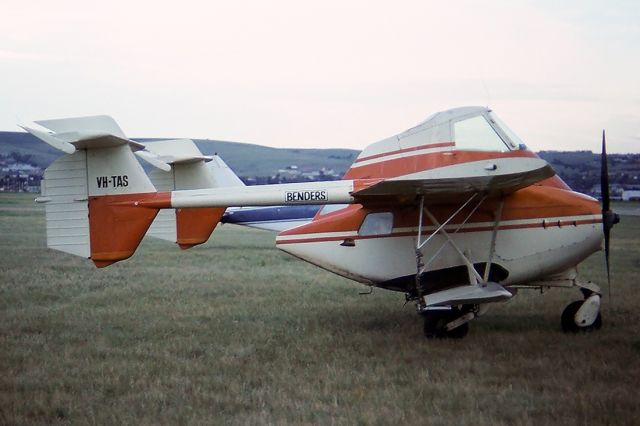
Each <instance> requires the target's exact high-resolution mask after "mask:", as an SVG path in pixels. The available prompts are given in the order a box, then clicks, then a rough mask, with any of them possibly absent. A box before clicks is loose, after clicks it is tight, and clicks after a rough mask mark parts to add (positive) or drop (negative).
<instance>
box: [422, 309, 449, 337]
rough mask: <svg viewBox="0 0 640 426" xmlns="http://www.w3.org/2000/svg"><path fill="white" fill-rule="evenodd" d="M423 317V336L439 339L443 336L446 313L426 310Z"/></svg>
mask: <svg viewBox="0 0 640 426" xmlns="http://www.w3.org/2000/svg"><path fill="white" fill-rule="evenodd" d="M423 317H424V337H426V338H427V339H441V338H443V337H445V330H444V326H445V325H446V324H447V321H446V317H447V314H443V313H441V312H433V311H427V312H426V313H424V315H423Z"/></svg>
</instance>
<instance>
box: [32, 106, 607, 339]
mask: <svg viewBox="0 0 640 426" xmlns="http://www.w3.org/2000/svg"><path fill="white" fill-rule="evenodd" d="M36 123H37V125H39V128H36V127H35V126H32V127H27V126H23V127H24V128H25V129H26V130H27V131H29V132H30V133H32V134H33V135H35V136H37V137H38V138H40V139H41V140H43V141H44V142H46V143H48V144H50V145H52V146H54V147H56V148H58V149H60V150H62V151H63V152H65V153H66V155H63V156H62V157H60V158H59V159H58V160H56V161H55V162H54V163H53V164H52V165H51V166H50V167H49V168H48V169H47V170H46V171H45V175H44V180H43V182H42V196H41V197H39V198H38V199H37V200H36V201H38V202H42V203H45V206H46V207H45V210H46V228H47V245H48V247H50V248H52V249H56V250H60V251H63V252H66V253H71V254H74V255H77V256H82V257H85V258H89V259H91V260H92V261H93V262H94V263H95V265H96V266H97V267H99V268H101V267H105V266H108V265H111V264H112V263H114V262H118V261H120V260H124V259H127V258H129V257H130V256H132V255H133V253H134V251H135V250H136V248H137V247H138V244H139V243H140V241H141V240H142V238H143V237H144V235H145V233H146V232H147V230H148V229H149V227H150V226H151V224H152V222H154V219H155V218H156V215H158V212H159V211H161V210H162V211H163V212H164V213H163V215H160V216H159V217H158V220H156V223H154V225H153V228H152V230H151V231H150V233H151V234H154V235H155V236H159V237H161V238H166V239H170V240H173V241H175V242H176V243H178V244H179V245H180V247H182V248H189V247H192V246H194V245H197V244H201V243H203V242H205V241H207V240H208V238H209V236H210V235H211V233H212V232H213V230H214V229H215V227H216V225H217V224H218V223H219V222H220V220H221V218H222V217H223V215H224V212H225V210H226V209H228V208H238V207H246V206H257V207H259V206H282V207H279V208H278V209H279V210H278V211H281V212H283V215H285V216H286V211H287V209H288V208H289V207H287V206H301V205H321V206H323V207H322V208H321V209H320V210H319V211H318V212H317V213H316V214H315V216H314V217H313V218H309V220H305V221H303V222H302V223H303V224H302V225H300V226H296V227H293V228H291V229H286V230H283V231H281V232H279V234H278V235H277V237H276V247H278V248H279V249H281V250H283V251H285V252H287V253H290V254H292V255H293V256H296V257H298V258H300V259H303V260H305V261H307V262H310V263H312V264H314V265H317V266H319V267H321V268H324V269H326V270H328V271H331V272H334V273H336V274H338V275H341V276H343V277H346V278H349V279H352V280H355V281H358V282H360V283H363V284H365V285H368V286H376V287H381V288H385V289H389V290H394V291H400V292H404V293H405V294H406V297H407V300H411V301H414V302H415V305H416V309H417V312H418V313H419V314H421V315H423V316H424V319H425V325H424V331H425V335H426V336H427V337H429V338H431V337H463V336H464V335H466V334H467V332H468V328H469V321H471V320H472V319H474V318H476V317H478V316H480V315H482V314H483V313H484V312H485V311H486V308H487V306H488V305H489V304H490V303H494V302H500V301H505V300H508V299H510V298H511V297H512V296H513V295H514V294H515V293H516V292H517V290H518V289H543V288H551V287H566V288H577V289H579V290H581V292H582V294H583V296H584V297H583V299H582V300H579V301H575V302H573V303H570V304H569V305H568V306H567V307H566V308H565V310H564V312H563V313H562V318H561V324H562V328H563V329H564V330H565V331H573V332H577V331H580V330H593V329H598V328H600V327H601V324H602V319H601V314H600V303H601V297H602V296H601V290H600V288H599V287H598V286H597V285H596V284H594V283H592V282H588V281H582V280H580V279H579V278H578V275H577V265H578V264H579V263H580V262H582V261H583V260H584V259H585V258H587V257H588V256H589V255H591V254H592V253H594V252H596V251H598V250H600V249H601V248H602V245H603V239H604V246H605V254H606V259H607V272H608V268H609V265H608V258H609V233H610V230H611V228H612V226H613V225H614V224H615V223H617V221H618V216H617V215H616V214H615V213H613V212H612V211H610V208H609V194H608V192H609V189H608V182H607V169H606V153H605V151H604V148H605V146H604V133H603V157H602V164H603V174H602V195H603V205H602V206H600V205H599V203H598V201H597V200H595V199H593V198H591V197H588V196H586V195H583V194H580V193H577V192H574V191H572V190H571V189H570V188H569V187H568V186H567V185H566V184H565V183H564V182H563V181H562V180H561V179H560V178H559V177H558V176H556V175H555V173H554V171H553V169H552V168H551V166H550V165H549V164H548V163H547V162H546V161H544V160H542V159H540V158H538V157H537V156H536V154H535V153H534V152H532V151H530V150H528V149H527V147H526V146H525V145H524V143H522V141H521V140H520V139H519V138H518V137H517V136H516V135H515V133H513V132H512V131H511V130H510V129H509V128H508V127H507V126H506V125H505V124H504V123H503V122H501V121H500V120H499V119H498V117H497V116H496V115H495V114H494V113H493V112H492V111H491V110H489V109H487V108H483V107H463V108H455V109H451V110H447V111H443V112H439V113H436V114H433V115H432V116H430V117H429V118H427V119H426V120H425V121H424V122H422V123H420V124H419V125H417V126H415V127H413V128H411V129H409V130H407V131H405V132H402V133H400V134H398V135H395V136H392V137H390V138H387V139H384V140H382V141H380V142H377V143H374V144H372V145H370V146H368V147H367V148H365V149H364V151H362V153H361V154H360V155H359V157H358V158H357V159H356V160H355V162H354V163H353V165H352V166H351V168H350V169H349V170H348V171H347V173H346V174H345V176H344V177H343V179H342V180H339V181H328V182H309V183H291V184H277V185H261V186H248V187H247V186H243V185H241V183H239V181H238V180H234V179H233V178H229V173H228V172H229V171H230V170H228V168H227V167H226V165H224V163H223V162H222V161H221V160H220V161H219V159H217V158H212V157H207V156H203V155H202V154H201V153H200V152H199V151H198V150H197V149H193V148H194V147H195V145H193V143H191V142H190V141H188V140H174V141H161V142H151V143H147V144H142V143H139V142H135V141H132V140H130V139H128V138H127V137H126V136H125V135H124V133H123V132H122V130H121V129H120V127H119V126H118V125H117V124H116V123H115V121H114V120H113V119H111V118H110V117H107V116H94V117H80V118H69V119H58V120H46V121H38V122H36ZM134 152H135V153H136V154H137V155H138V156H139V157H141V158H143V159H145V160H147V161H149V162H151V163H152V164H154V165H155V166H156V167H158V168H159V171H155V172H153V173H152V174H151V175H152V178H153V182H155V183H156V185H155V186H154V184H153V183H152V180H151V179H150V178H149V177H148V176H147V175H146V174H145V172H144V170H143V168H142V166H141V165H140V163H139V162H138V161H137V159H136V155H134ZM211 160H215V161H211ZM207 161H211V162H210V163H207ZM205 164H208V166H206V165H205ZM211 164H213V165H214V166H211ZM216 168H217V169H219V171H223V173H216V171H215V170H216ZM154 173H155V178H154ZM162 173H165V175H162ZM231 174H232V173H231ZM163 176H164V177H163ZM221 176H222V178H221ZM235 211H236V212H237V211H238V210H235ZM231 222H232V221H231ZM274 229H278V228H274ZM603 237H604V238H603Z"/></svg>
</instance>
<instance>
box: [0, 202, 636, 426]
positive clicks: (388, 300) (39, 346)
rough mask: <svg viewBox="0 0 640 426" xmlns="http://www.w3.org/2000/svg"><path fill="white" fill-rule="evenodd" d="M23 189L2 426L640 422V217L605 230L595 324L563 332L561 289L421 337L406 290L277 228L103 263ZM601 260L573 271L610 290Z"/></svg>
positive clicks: (8, 263) (2, 353) (0, 308)
mask: <svg viewBox="0 0 640 426" xmlns="http://www.w3.org/2000/svg"><path fill="white" fill-rule="evenodd" d="M32 198H33V196H28V195H11V194H0V276H1V279H0V424H49V423H54V424H55V423H61V424H62V423H64V424H67V423H69V424H123V423H124V424H142V425H145V424H211V423H215V424H242V425H244V424H314V423H315V424H345V425H347V424H348V425H351V424H399V423H408V424H474V425H478V424H479V425H483V424H486V425H494V424H524V425H529V424H531V425H538V424H634V423H635V424H638V423H639V422H640V407H639V404H638V396H637V395H638V392H637V383H638V381H639V380H640V361H639V360H640V335H639V333H638V331H637V330H638V323H639V321H640V313H639V310H638V304H639V301H638V290H637V288H638V287H637V284H638V282H637V281H638V278H637V277H638V273H639V272H640V245H639V241H640V218H635V217H623V221H622V223H621V224H620V225H618V226H617V227H616V228H615V229H614V231H613V254H612V267H613V272H612V277H613V281H614V283H613V291H614V306H613V307H611V306H605V308H604V311H603V317H604V326H603V329H602V330H600V331H599V332H596V333H591V334H586V335H565V334H563V333H562V332H561V331H560V325H559V316H560V313H561V311H562V309H563V308H564V306H565V305H566V304H567V303H568V302H570V301H572V300H575V299H577V298H578V292H577V291H576V290H553V291H548V292H545V293H544V294H539V293H536V292H521V293H520V294H518V296H517V297H515V298H514V299H513V300H512V301H511V302H509V303H505V304H499V305H496V306H495V307H494V308H493V309H492V310H491V311H490V312H489V313H488V314H487V315H486V316H485V317H483V318H481V319H479V320H478V321H477V322H474V323H473V324H472V326H471V331H470V333H469V335H468V336H467V337H466V338H465V339H463V340H460V341H447V340H444V341H426V340H425V339H424V338H423V337H422V324H421V321H420V319H419V318H418V317H417V316H416V315H415V313H414V312H413V306H409V305H408V306H406V307H403V302H404V297H403V295H402V294H398V293H391V292H385V291H382V290H376V291H374V293H373V294H372V295H368V296H362V295H359V294H358V292H359V291H362V290H363V288H362V287H361V286H360V285H358V284H355V283H353V282H350V281H347V280H345V279H342V278H340V277H337V276H335V275H332V274H329V273H327V272H324V271H322V270H319V269H318V268H315V267H313V266H310V265H308V264H306V263H304V262H301V261H298V260H296V259H294V258H292V257H290V256H287V255H285V254H284V253H282V252H280V251H278V250H276V249H274V248H273V240H274V236H273V234H270V233H267V232H259V231H254V230H247V229H242V228H236V227H232V226H223V227H221V229H219V230H216V232H215V234H214V236H213V238H212V239H211V241H210V242H209V243H207V244H205V245H203V246H201V247H196V248H194V249H192V250H188V251H186V252H185V251H180V250H179V249H178V248H176V247H174V246H173V245H171V244H168V243H165V242H161V241H155V240H151V239H148V240H145V241H143V244H142V245H141V247H140V249H139V250H138V253H136V255H135V256H134V257H133V258H132V259H130V260H128V261H125V262H121V263H119V264H116V265H113V266H111V267H109V268H106V269H100V270H98V269H95V268H94V267H93V266H92V264H91V263H90V262H88V261H85V260H83V259H79V258H76V257H73V256H70V255H65V254H63V253H59V252H55V251H51V250H48V249H46V247H45V237H44V215H43V213H42V212H41V211H40V210H39V208H33V205H32V204H31V202H30V200H31V199H32ZM602 257H603V256H602V254H600V253H599V254H596V255H594V256H593V257H592V258H590V259H588V260H587V261H586V262H585V264H584V266H583V267H582V268H581V273H582V275H583V277H585V278H587V279H592V280H594V281H596V282H600V283H603V282H604V277H605V274H604V271H603V260H602ZM604 287H605V288H606V285H605V286H604Z"/></svg>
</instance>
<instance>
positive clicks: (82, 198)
mask: <svg viewBox="0 0 640 426" xmlns="http://www.w3.org/2000/svg"><path fill="white" fill-rule="evenodd" d="M38 124H40V125H41V126H43V127H45V128H47V129H49V130H50V132H43V131H40V130H35V129H31V128H27V127H25V130H27V131H29V132H30V133H32V134H33V135H34V136H36V137H38V138H39V139H41V140H43V141H44V142H46V143H48V144H50V145H52V146H54V147H56V148H58V149H61V150H63V151H64V152H67V154H66V155H63V156H62V157H60V158H58V159H57V160H56V161H55V162H53V164H51V166H49V167H48V168H47V169H46V170H45V173H44V179H43V182H42V196H41V197H39V198H38V199H37V200H36V201H38V202H43V203H46V204H45V211H46V229H47V246H48V247H50V248H52V249H55V250H60V251H63V252H66V253H70V254H74V255H77V256H83V257H87V258H90V259H92V260H93V262H94V263H95V264H96V266H98V267H104V266H107V265H110V264H112V263H114V262H117V261H119V260H123V259H127V258H129V257H130V256H131V255H133V253H134V252H135V250H136V248H137V247H138V245H139V244H140V241H141V240H142V237H143V236H144V234H145V232H146V231H147V229H148V228H149V226H150V225H151V222H152V221H153V219H154V218H155V216H156V214H157V212H158V210H157V209H155V208H141V207H135V206H134V205H133V204H132V203H127V202H129V201H139V200H148V199H157V198H159V197H168V195H167V194H158V193H157V192H156V189H155V188H154V186H153V184H152V183H151V181H150V180H149V178H148V177H147V176H146V174H145V173H144V170H143V169H142V167H141V166H140V164H139V163H138V161H137V160H136V158H135V156H134V155H133V152H132V151H133V150H139V149H142V148H144V146H143V145H141V144H138V143H136V142H133V141H130V140H129V139H127V138H126V137H125V136H124V134H123V133H122V130H120V128H119V127H118V125H117V124H116V123H115V121H114V120H113V119H112V118H110V117H107V116H96V117H79V118H69V119H60V120H47V121H40V122H38Z"/></svg>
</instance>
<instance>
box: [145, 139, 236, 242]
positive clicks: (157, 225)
mask: <svg viewBox="0 0 640 426" xmlns="http://www.w3.org/2000/svg"><path fill="white" fill-rule="evenodd" d="M145 147H146V150H144V151H138V152H136V154H137V155H138V156H139V157H140V158H142V159H144V160H146V161H148V162H149V163H150V164H152V165H153V166H155V167H156V169H154V170H152V171H151V172H150V173H149V178H150V179H151V181H152V182H153V183H154V185H155V186H156V188H158V190H160V191H175V190H181V189H204V188H222V187H239V186H244V183H243V182H242V181H241V180H240V178H238V176H236V174H235V173H233V171H232V170H231V169H230V168H229V166H227V165H226V164H225V162H224V161H222V158H220V157H219V156H218V155H213V156H208V155H203V154H202V152H200V150H199V149H198V147H197V146H196V144H195V143H194V142H193V141H192V140H190V139H175V140H163V141H154V142H146V143H145ZM224 212H225V209H224V208H181V209H175V210H174V209H167V210H162V211H161V212H160V213H159V214H158V217H157V218H156V219H155V221H154V222H153V225H152V226H151V228H150V229H149V232H148V235H149V236H152V237H155V238H160V239H163V240H166V241H172V242H175V243H177V244H178V245H179V246H180V248H182V249H188V248H191V247H193V246H195V245H198V244H202V243H204V242H206V241H207V240H208V239H209V237H210V236H211V233H212V232H213V231H214V230H215V228H216V226H217V225H218V223H219V222H220V219H221V218H222V216H223V214H224Z"/></svg>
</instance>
